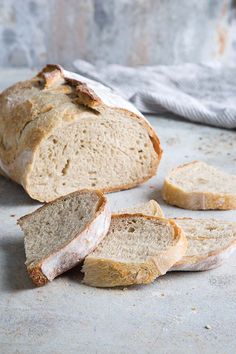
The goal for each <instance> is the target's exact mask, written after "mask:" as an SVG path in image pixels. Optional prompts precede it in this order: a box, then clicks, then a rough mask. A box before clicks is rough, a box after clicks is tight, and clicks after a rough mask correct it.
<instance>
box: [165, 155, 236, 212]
mask: <svg viewBox="0 0 236 354" xmlns="http://www.w3.org/2000/svg"><path fill="white" fill-rule="evenodd" d="M195 163H198V161H193V162H191V163H187V164H184V165H181V166H178V167H177V168H176V169H175V170H180V169H182V168H183V167H185V166H191V165H193V164H195ZM162 197H163V199H164V200H165V201H166V202H167V203H168V204H171V205H175V206H178V207H179V208H183V209H189V210H209V209H212V210H213V209H219V210H231V209H236V195H234V194H226V193H211V192H192V193H191V192H185V191H184V190H183V189H181V188H179V187H178V186H177V185H175V184H173V183H172V182H171V181H170V179H169V176H167V177H166V179H165V181H164V185H163V188H162Z"/></svg>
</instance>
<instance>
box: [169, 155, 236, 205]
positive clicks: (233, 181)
mask: <svg viewBox="0 0 236 354" xmlns="http://www.w3.org/2000/svg"><path fill="white" fill-rule="evenodd" d="M162 195H163V199H164V200H165V201H166V202H167V203H168V204H171V205H176V206H178V207H180V208H184V209H191V210H197V209H199V210H205V209H236V176H233V175H230V174H228V173H225V172H223V171H220V170H218V169H216V168H215V167H213V166H210V165H208V164H206V163H204V162H201V161H194V162H191V163H188V164H185V165H182V166H179V167H177V168H176V169H174V170H172V171H171V173H170V174H169V175H168V176H167V177H166V179H165V182H164V186H163V190H162Z"/></svg>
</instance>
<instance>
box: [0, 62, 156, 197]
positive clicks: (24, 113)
mask: <svg viewBox="0 0 236 354" xmlns="http://www.w3.org/2000/svg"><path fill="white" fill-rule="evenodd" d="M79 78H80V77H79V76H78V75H75V74H73V73H69V72H67V71H65V70H64V69H62V67H60V66H59V65H47V66H46V67H45V68H43V70H42V71H41V72H40V73H39V74H37V76H36V77H34V78H33V79H32V80H28V81H25V82H21V83H18V84H15V85H14V86H12V87H10V88H8V89H7V90H5V91H4V92H3V93H2V94H1V96H0V106H1V112H0V131H2V136H1V134H0V170H2V171H3V173H4V174H5V175H7V176H9V177H10V178H11V179H13V180H14V181H16V182H17V183H19V184H22V186H23V187H24V189H25V190H26V191H27V193H28V194H29V195H30V196H31V197H32V198H34V199H37V200H39V201H41V202H44V201H46V200H47V201H50V200H51V199H50V196H48V199H46V197H45V196H41V195H39V194H38V193H35V192H33V190H32V189H31V186H30V176H31V172H32V169H33V164H34V158H35V155H36V152H37V151H38V149H39V147H40V145H41V143H42V142H43V141H44V140H45V139H47V138H48V136H49V135H50V134H51V132H52V131H53V130H54V129H55V128H56V127H58V126H59V125H60V124H61V121H62V118H61V117H60V114H58V115H56V116H55V115H53V114H50V107H49V106H50V105H49V102H47V103H45V105H44V102H45V101H44V98H42V97H40V100H38V98H35V97H36V96H37V94H36V93H37V92H38V91H39V90H42V87H43V92H45V93H47V94H48V95H50V92H51V91H52V90H53V89H55V90H57V85H58V82H59V83H64V84H65V85H62V86H61V89H60V90H58V94H63V90H64V91H65V92H66V91H68V90H67V88H68V87H69V86H73V88H74V89H75V92H77V94H78V97H77V102H78V103H82V104H83V105H87V106H88V107H91V108H93V109H96V110H98V111H102V110H104V108H106V109H112V110H118V111H120V112H125V113H127V114H128V115H129V117H130V119H133V120H136V121H138V122H139V123H140V124H142V126H143V127H145V129H146V130H147V131H148V134H149V137H150V139H151V141H152V144H153V147H154V150H155V152H156V157H155V159H154V162H153V165H152V166H151V169H150V171H149V174H148V175H146V176H144V177H141V178H138V179H137V180H136V181H134V182H133V183H129V184H125V185H120V186H116V187H114V188H112V187H111V188H106V189H104V190H103V191H104V192H113V191H118V190H123V189H129V188H133V187H135V186H137V185H139V184H141V183H144V182H145V181H147V180H148V179H149V178H151V177H153V176H154V175H155V174H156V170H157V168H158V165H159V162H160V159H161V156H162V149H161V146H160V141H159V139H158V137H157V135H156V134H155V132H154V130H153V129H152V127H151V126H150V124H149V123H148V122H147V120H146V119H145V118H144V116H143V115H142V114H141V113H140V112H138V111H137V110H136V109H135V108H134V107H133V106H132V105H131V104H130V103H129V102H126V101H125V100H123V99H121V98H119V97H118V96H116V95H115V94H114V93H113V91H111V92H110V91H109V89H106V88H105V87H104V86H102V85H100V84H98V83H95V86H93V84H92V86H91V87H90V84H89V83H88V84H87V83H85V82H83V81H80V79H79ZM81 78H82V79H81V80H83V79H84V80H85V81H86V79H85V78H83V77H81ZM55 84H56V85H55ZM99 85H100V86H99ZM101 87H102V88H101ZM96 90H97V91H98V93H97V91H96ZM107 90H108V91H107ZM22 93H23V94H22ZM100 94H101V97H100ZM9 95H10V96H14V99H11V100H10V101H9V102H12V104H11V105H9V104H8V96H9ZM24 95H25V96H24ZM35 95H36V96H35ZM110 95H111V99H110ZM21 97H22V102H21V103H20V101H21V100H20V98H21ZM23 97H25V99H23ZM15 98H17V99H15ZM67 99H68V100H69V97H68V96H67ZM104 100H105V101H104ZM116 100H117V105H116ZM110 102H111V104H110ZM9 117H11V122H10V124H9ZM14 122H15V123H14ZM6 140H7V144H8V146H5V145H4V142H5V141H6Z"/></svg>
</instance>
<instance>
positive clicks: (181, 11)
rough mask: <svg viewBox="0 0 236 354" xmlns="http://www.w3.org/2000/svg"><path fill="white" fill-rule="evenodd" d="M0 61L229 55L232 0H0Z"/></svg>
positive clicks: (233, 32) (235, 18) (234, 52)
mask: <svg viewBox="0 0 236 354" xmlns="http://www.w3.org/2000/svg"><path fill="white" fill-rule="evenodd" d="M0 48H1V50H0V66H12V67H15V66H17V67H20V66H21V67H22V66H41V65H44V64H45V63H47V62H59V63H61V64H63V65H66V66H67V67H68V66H70V65H71V64H72V62H73V60H75V59H78V58H80V59H85V60H88V61H91V62H93V63H95V62H100V61H102V62H104V61H105V62H108V63H117V64H125V65H139V64H141V65H143V64H177V63H183V62H199V61H209V60H215V59H219V60H223V61H232V62H233V61H235V58H236V6H235V0H165V1H163V0H86V1H84V0H50V1H48V0H0Z"/></svg>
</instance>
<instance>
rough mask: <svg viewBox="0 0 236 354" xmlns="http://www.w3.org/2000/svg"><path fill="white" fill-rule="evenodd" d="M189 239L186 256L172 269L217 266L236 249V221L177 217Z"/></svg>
mask: <svg viewBox="0 0 236 354" xmlns="http://www.w3.org/2000/svg"><path fill="white" fill-rule="evenodd" d="M175 221H176V223H177V224H178V226H179V227H181V229H182V230H183V232H184V235H185V236H186V237H187V240H188V248H187V251H186V254H185V255H184V257H183V258H182V259H181V260H179V261H178V262H177V263H176V264H175V265H174V266H173V267H172V268H171V270H186V271H187V270H188V271H199V270H208V269H212V268H216V267H218V266H219V265H221V264H222V262H223V261H224V260H225V259H226V258H227V257H228V256H229V255H230V254H231V253H232V252H233V251H234V250H235V249H236V222H227V221H221V220H212V219H209V220H207V219H204V220H202V219H189V218H182V219H181V218H177V219H175Z"/></svg>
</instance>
